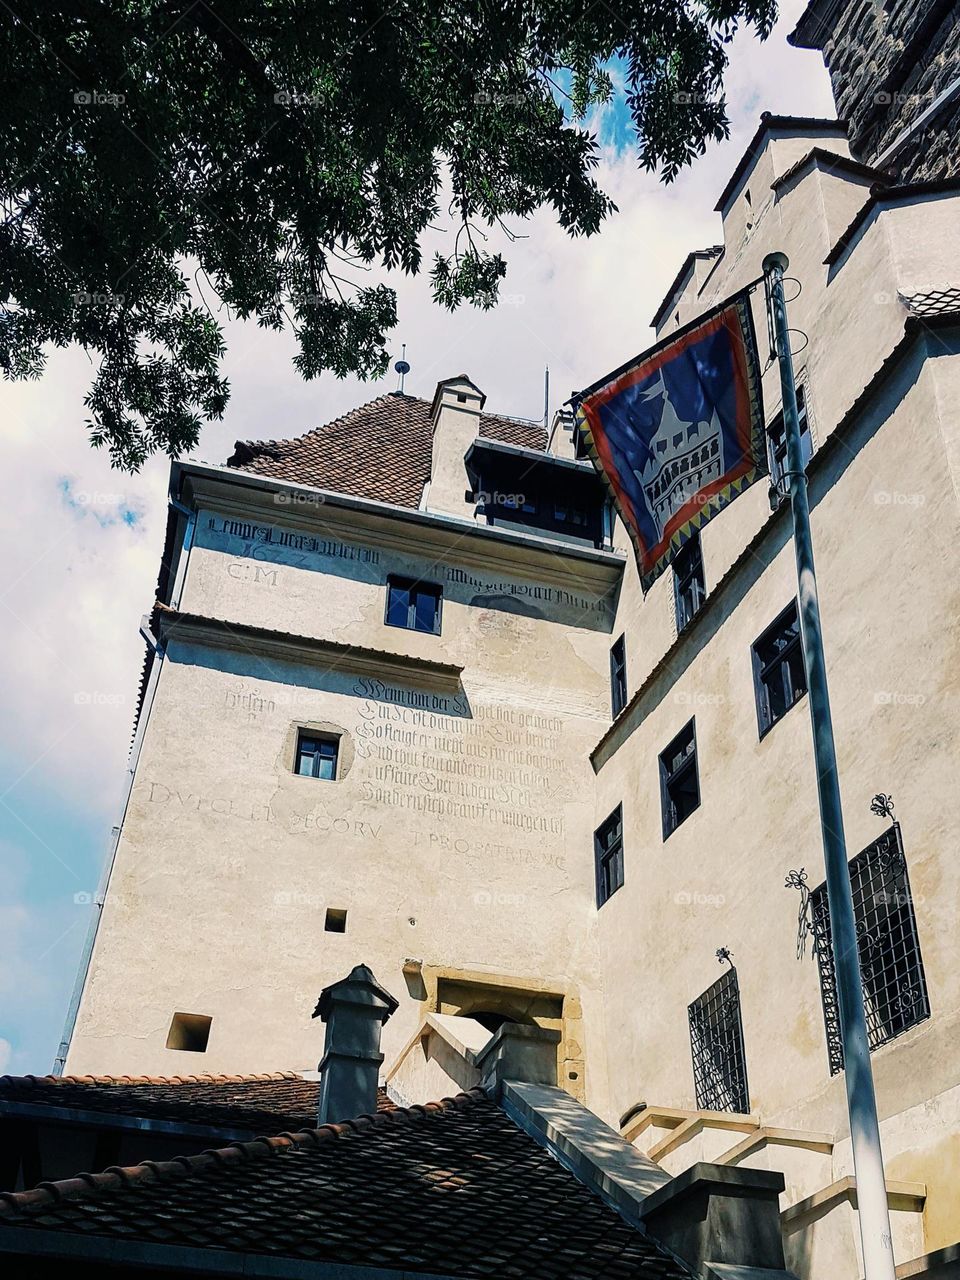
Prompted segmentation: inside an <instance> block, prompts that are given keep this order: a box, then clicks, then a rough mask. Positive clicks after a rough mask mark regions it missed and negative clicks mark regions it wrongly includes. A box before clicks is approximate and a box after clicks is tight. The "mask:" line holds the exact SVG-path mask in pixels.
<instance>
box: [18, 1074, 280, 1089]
mask: <svg viewBox="0 0 960 1280" xmlns="http://www.w3.org/2000/svg"><path fill="white" fill-rule="evenodd" d="M302 1079H303V1076H302V1074H301V1073H300V1072H299V1071H261V1072H256V1073H253V1074H250V1075H223V1074H214V1073H212V1072H210V1071H204V1072H202V1073H201V1074H200V1075H186V1076H129V1075H124V1076H94V1075H84V1076H73V1075H70V1076H37V1075H25V1076H11V1075H3V1076H0V1085H4V1084H20V1085H24V1084H25V1085H28V1086H29V1087H33V1086H35V1085H48V1084H82V1085H92V1084H114V1085H123V1084H253V1083H254V1082H256V1081H264V1080H302Z"/></svg>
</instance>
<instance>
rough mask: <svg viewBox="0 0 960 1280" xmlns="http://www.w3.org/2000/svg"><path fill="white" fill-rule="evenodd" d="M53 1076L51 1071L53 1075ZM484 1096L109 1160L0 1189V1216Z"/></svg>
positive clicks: (477, 1093) (478, 1092)
mask: <svg viewBox="0 0 960 1280" xmlns="http://www.w3.org/2000/svg"><path fill="white" fill-rule="evenodd" d="M54 1078H56V1077H54ZM481 1100H482V1101H486V1100H487V1093H486V1091H485V1090H484V1089H481V1088H475V1089H470V1090H469V1091H468V1092H466V1093H458V1094H456V1096H454V1097H452V1098H442V1099H441V1100H440V1101H439V1102H427V1103H423V1104H419V1103H417V1104H415V1105H413V1106H410V1107H396V1108H395V1109H394V1110H392V1111H377V1112H374V1113H373V1114H366V1115H362V1116H357V1117H355V1118H354V1119H353V1120H343V1121H339V1122H338V1123H336V1124H323V1125H320V1126H319V1128H317V1129H301V1130H300V1131H299V1132H297V1133H290V1132H286V1133H280V1134H276V1135H264V1136H262V1137H258V1138H251V1139H250V1140H249V1141H248V1142H231V1143H230V1144H229V1145H228V1146H226V1147H217V1148H211V1149H209V1150H207V1151H201V1152H200V1153H199V1154H197V1155H192V1156H175V1157H174V1158H173V1159H172V1160H159V1161H158V1160H143V1161H141V1162H140V1163H139V1164H135V1165H128V1166H125V1167H121V1166H119V1165H111V1167H110V1168H109V1169H105V1170H104V1171H103V1173H78V1174H77V1175H76V1176H75V1177H73V1178H61V1179H57V1180H56V1181H53V1182H39V1183H38V1184H37V1185H36V1186H35V1187H33V1188H32V1189H31V1190H29V1191H3V1192H0V1218H8V1219H9V1218H15V1217H18V1216H19V1215H20V1214H23V1213H30V1212H35V1213H42V1212H43V1211H44V1210H45V1209H47V1208H49V1207H51V1206H53V1205H56V1204H60V1203H61V1202H62V1201H64V1200H85V1199H89V1198H92V1197H94V1196H97V1195H100V1194H102V1193H103V1192H106V1191H114V1190H117V1189H118V1188H119V1187H136V1186H138V1185H142V1184H149V1183H153V1182H165V1181H169V1180H170V1179H173V1178H190V1177H194V1176H195V1175H197V1174H201V1173H204V1172H206V1171H208V1170H210V1169H214V1168H224V1167H226V1166H230V1165H237V1164H244V1163H247V1162H248V1161H251V1160H264V1159H266V1158H267V1157H272V1156H275V1155H278V1154H279V1153H280V1152H281V1151H286V1150H289V1149H290V1148H291V1147H313V1148H316V1147H318V1146H319V1145H320V1143H321V1142H322V1141H326V1140H328V1139H332V1138H342V1137H344V1136H345V1135H347V1134H354V1133H356V1134H361V1135H362V1134H364V1133H369V1132H370V1131H371V1130H377V1131H378V1132H379V1131H380V1130H382V1128H383V1126H384V1125H385V1124H403V1123H408V1122H412V1121H415V1120H423V1119H425V1118H426V1117H427V1116H428V1115H430V1114H432V1113H435V1112H437V1111H450V1110H452V1109H453V1108H464V1107H469V1106H473V1105H474V1104H475V1103H476V1102H479V1101H481Z"/></svg>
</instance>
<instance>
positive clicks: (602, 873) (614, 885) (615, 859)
mask: <svg viewBox="0 0 960 1280" xmlns="http://www.w3.org/2000/svg"><path fill="white" fill-rule="evenodd" d="M593 852H594V858H595V860H596V870H597V906H598V907H602V906H603V904H604V903H605V902H606V901H607V899H608V898H610V897H612V896H613V895H614V894H615V893H616V891H617V890H618V889H619V888H620V886H621V885H622V884H623V806H622V805H619V804H618V805H617V807H616V809H614V811H613V813H611V815H610V817H609V818H607V820H606V822H604V823H603V825H602V826H600V827H598V828H597V830H596V831H595V832H594V835H593Z"/></svg>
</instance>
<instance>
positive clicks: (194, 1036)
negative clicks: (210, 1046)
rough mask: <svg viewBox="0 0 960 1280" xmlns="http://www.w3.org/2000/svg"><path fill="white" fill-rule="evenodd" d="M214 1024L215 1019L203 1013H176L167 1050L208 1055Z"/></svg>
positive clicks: (168, 1034)
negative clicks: (212, 1025)
mask: <svg viewBox="0 0 960 1280" xmlns="http://www.w3.org/2000/svg"><path fill="white" fill-rule="evenodd" d="M212 1022H213V1019H212V1018H208V1017H207V1016H206V1015H205V1014H203V1013H175V1014H174V1015H173V1021H172V1022H171V1023H170V1030H169V1031H168V1032H167V1048H168V1049H185V1050H187V1052H188V1053H206V1050H207V1041H208V1040H209V1039H210V1024H211V1023H212Z"/></svg>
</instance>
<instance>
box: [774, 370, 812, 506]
mask: <svg viewBox="0 0 960 1280" xmlns="http://www.w3.org/2000/svg"><path fill="white" fill-rule="evenodd" d="M797 416H798V417H799V419H800V452H801V457H802V458H803V465H804V468H806V465H807V463H808V462H809V461H810V455H811V454H812V453H813V440H812V438H811V436H810V423H809V421H808V418H807V398H806V395H805V393H804V389H803V387H802V386H801V387H797ZM767 454H768V457H769V460H770V506H771V507H772V508H773V509H774V511H776V509H777V507H779V506H780V504H781V502H784V501H786V499H787V497H788V496H789V493H790V479H789V477H788V476H787V474H786V472H787V428H786V423H785V422H784V420H783V411H782V410H781V412H780V413H778V414H777V416H776V417H775V418H774V420H773V422H771V424H770V428H769V430H768V431H767Z"/></svg>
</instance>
